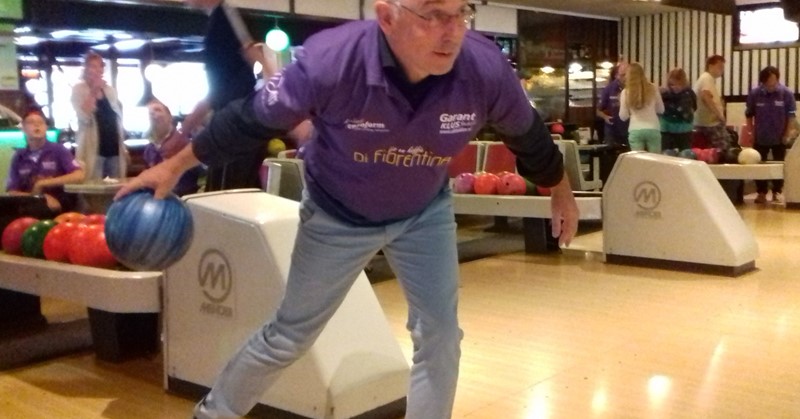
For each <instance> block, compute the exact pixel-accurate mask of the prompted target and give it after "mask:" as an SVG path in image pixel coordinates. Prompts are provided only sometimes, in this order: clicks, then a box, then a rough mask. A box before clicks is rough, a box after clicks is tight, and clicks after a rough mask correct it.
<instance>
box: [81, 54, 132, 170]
mask: <svg viewBox="0 0 800 419" xmlns="http://www.w3.org/2000/svg"><path fill="white" fill-rule="evenodd" d="M104 69H105V63H104V62H103V57H101V56H100V55H98V54H97V53H95V52H89V53H88V54H86V58H85V59H84V63H83V80H81V81H80V82H78V83H77V84H76V85H75V86H74V87H73V88H72V106H73V108H74V109H75V113H76V114H77V115H78V133H77V145H78V148H77V150H76V152H75V156H76V158H77V159H78V161H79V162H80V163H81V164H82V165H83V168H84V170H85V171H86V178H87V179H103V178H105V177H111V178H119V179H122V178H124V177H125V176H126V175H127V172H128V168H127V163H128V159H129V157H128V150H127V148H125V131H124V130H123V127H122V105H121V104H120V103H119V100H118V99H117V91H116V90H115V89H114V88H113V87H112V86H110V85H109V84H108V83H106V81H105V80H103V71H104Z"/></svg>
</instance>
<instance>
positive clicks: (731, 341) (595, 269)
mask: <svg viewBox="0 0 800 419" xmlns="http://www.w3.org/2000/svg"><path fill="white" fill-rule="evenodd" d="M753 197H754V195H748V196H747V197H746V203H745V204H744V205H743V206H740V207H738V208H737V211H738V213H739V214H740V215H741V216H742V218H743V219H744V220H745V223H746V224H747V226H748V227H749V228H751V229H752V230H753V232H754V234H755V236H756V239H757V241H758V244H759V247H760V256H759V257H758V258H757V260H756V267H757V269H756V270H755V271H753V272H750V273H747V274H745V275H743V276H740V277H737V278H730V277H723V276H709V275H701V274H688V273H683V272H674V271H666V270H652V269H646V268H640V267H629V266H621V265H609V264H605V263H603V262H602V258H601V257H599V256H598V255H597V254H595V253H591V252H590V253H584V252H580V251H573V252H565V253H564V254H562V255H557V254H549V255H536V254H525V253H524V252H522V251H521V244H520V245H519V247H518V248H519V249H520V251H519V252H510V253H509V252H503V253H499V254H496V255H494V256H489V257H484V258H481V259H478V260H474V261H471V262H466V263H463V264H462V265H461V273H462V280H461V293H460V317H461V326H462V328H463V329H464V332H465V335H464V341H463V345H462V365H461V373H460V377H459V386H458V392H457V395H456V403H455V408H454V414H453V418H468V419H476V418H477V419H499V418H503V419H523V418H525V419H529V418H567V419H572V418H698V417H703V418H726V419H727V418H731V417H737V418H738V417H748V418H762V417H770V418H773V417H787V418H788V417H797V416H798V412H800V402H798V401H797V398H796V396H795V395H796V394H797V393H798V392H799V391H800V358H798V357H797V356H796V348H798V347H800V308H798V305H797V301H800V281H798V280H797V272H798V271H800V260H798V258H797V257H796V255H797V254H799V253H800V240H798V237H797V236H798V235H800V212H794V211H787V210H783V209H782V208H780V207H776V206H761V207H757V206H755V205H754V204H752V199H753ZM687 216H690V215H687ZM486 222H487V223H489V224H491V222H492V220H491V217H487V218H486ZM514 222H515V221H514V220H513V219H512V225H513V223H514ZM476 231H480V222H478V221H475V222H473V224H472V225H469V226H463V227H461V229H460V231H459V235H460V239H461V238H470V239H473V238H476V237H480V236H481V235H482V234H484V233H482V232H480V233H479V232H476ZM462 233H463V234H462ZM509 239H510V240H519V241H521V240H522V237H521V235H517V236H514V235H511V236H510V237H505V236H503V237H498V238H497V240H504V241H507V240H509ZM601 247H602V246H601ZM373 289H374V290H375V292H376V294H377V297H378V300H379V301H380V303H381V305H382V307H383V309H384V311H385V313H386V316H387V318H388V320H389V324H390V325H391V328H392V331H393V333H394V335H395V337H396V338H397V339H398V341H399V343H400V345H401V347H402V349H403V351H404V354H405V356H406V358H407V359H409V360H410V358H411V342H410V339H409V338H408V333H407V331H406V330H405V321H406V303H405V300H404V298H403V296H402V292H401V290H400V287H399V286H398V284H397V281H395V280H393V279H389V280H385V281H381V282H378V283H376V284H374V285H373ZM43 310H44V311H45V313H46V314H47V315H48V317H49V318H50V319H51V321H52V320H56V319H60V320H71V319H74V318H75V317H80V316H85V307H76V306H75V305H74V304H69V303H64V302H59V301H53V300H48V299H46V300H45V301H44V302H43ZM162 368H163V360H162V358H161V356H160V355H156V356H154V357H152V358H140V359H133V360H129V361H126V362H124V363H120V364H111V363H106V362H102V361H98V360H97V359H96V357H95V356H94V354H93V353H92V351H86V352H82V353H78V354H75V355H70V356H62V357H59V358H56V359H53V360H49V361H44V362H37V363H32V364H31V365H28V366H25V367H21V368H15V369H13V370H7V371H3V372H2V374H0V403H2V406H3V414H4V415H7V416H3V417H11V418H17V417H19V418H23V417H24V418H37V417H41V418H54V417H57V418H68V419H71V418H75V419H78V418H80V419H90V418H107V417H113V418H115V419H140V418H143V417H147V418H153V419H173V418H176V417H186V416H187V415H188V414H189V412H190V411H191V406H192V405H193V404H194V402H195V400H193V399H187V398H183V397H178V396H175V395H172V394H169V393H166V392H165V391H164V389H163V381H162V380H163V376H162V372H163V370H162ZM12 394H13V395H14V396H13V397H12V396H11V395H12ZM54 408H57V409H58V412H59V414H58V415H55V416H54V415H53V409H54ZM387 419H399V418H387Z"/></svg>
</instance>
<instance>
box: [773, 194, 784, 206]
mask: <svg viewBox="0 0 800 419" xmlns="http://www.w3.org/2000/svg"><path fill="white" fill-rule="evenodd" d="M772 203H773V204H776V205H783V204H784V203H785V201H784V199H783V194H782V193H780V192H778V193H775V192H773V193H772Z"/></svg>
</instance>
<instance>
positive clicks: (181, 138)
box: [142, 100, 203, 196]
mask: <svg viewBox="0 0 800 419" xmlns="http://www.w3.org/2000/svg"><path fill="white" fill-rule="evenodd" d="M147 112H148V114H149V116H150V144H147V146H145V148H144V152H143V153H142V158H143V159H144V162H145V165H146V166H147V167H153V166H155V165H157V164H159V163H161V162H162V161H164V160H166V159H168V158H170V157H172V156H174V155H175V154H178V152H179V151H181V150H182V149H183V148H184V147H186V146H187V145H188V144H189V139H188V138H186V135H185V134H184V133H182V132H180V131H178V130H177V129H175V123H174V122H173V119H172V112H170V110H169V108H168V107H167V105H165V104H163V103H162V102H160V101H158V100H153V101H150V103H148V104H147ZM202 173H203V167H202V166H201V165H199V164H198V165H197V166H195V167H193V168H192V169H189V170H187V171H186V172H185V173H184V174H183V175H182V176H181V178H180V180H179V181H178V184H177V185H175V188H174V189H173V190H172V192H174V193H175V195H178V196H183V195H187V194H193V193H196V192H197V190H198V189H199V185H198V184H197V182H198V180H199V178H200V176H201V175H202Z"/></svg>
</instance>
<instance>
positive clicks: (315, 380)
mask: <svg viewBox="0 0 800 419" xmlns="http://www.w3.org/2000/svg"><path fill="white" fill-rule="evenodd" d="M185 200H186V203H187V205H188V206H189V208H190V210H191V212H192V216H193V217H194V222H195V236H194V240H193V242H192V245H191V247H190V248H189V251H188V253H187V254H186V256H185V257H184V258H183V259H181V260H180V261H179V262H178V263H176V264H175V265H174V266H172V267H170V268H169V269H167V271H166V272H165V280H164V299H165V306H164V329H165V330H164V336H165V339H164V341H165V342H164V343H165V347H164V365H165V370H166V373H165V376H166V386H167V389H168V390H170V391H173V392H177V393H183V394H186V395H190V396H192V397H199V396H200V395H201V394H203V393H205V392H206V391H207V389H208V388H209V387H210V386H211V384H212V383H213V381H214V379H215V378H216V376H217V374H219V372H220V371H221V370H222V368H223V366H224V365H225V363H226V362H227V361H228V359H229V358H230V357H231V356H232V355H233V353H234V351H236V350H237V349H238V348H239V347H240V346H241V345H242V344H243V342H244V341H245V340H246V339H247V338H248V337H249V336H250V335H251V334H252V333H253V332H255V331H256V330H258V329H259V328H260V327H261V325H262V324H263V323H264V322H265V321H266V320H267V319H269V318H270V317H271V316H272V315H273V314H274V312H275V311H276V309H277V307H278V304H279V302H280V301H281V298H282V296H283V292H284V289H285V285H286V278H287V275H288V272H289V265H290V256H291V252H292V247H293V245H294V240H295V235H296V232H297V225H298V222H299V216H298V208H299V204H298V203H297V202H295V201H291V200H288V199H285V198H281V197H278V196H274V195H269V194H267V193H264V192H261V191H257V190H237V191H224V192H212V193H207V194H198V195H192V196H189V197H186V198H185ZM408 380H409V365H408V362H407V361H406V359H405V357H404V355H403V353H402V351H401V349H400V347H399V345H398V343H397V341H396V340H395V338H394V336H393V334H392V331H391V329H390V326H389V323H388V321H387V320H386V317H385V316H384V313H383V310H382V309H381V306H380V305H379V304H378V300H377V299H376V297H375V294H374V293H373V291H372V288H371V286H370V284H369V282H368V280H367V277H366V275H365V274H364V273H363V272H362V273H361V275H360V276H359V277H358V279H357V280H356V282H355V284H354V285H353V287H352V289H351V290H350V293H349V294H348V295H347V297H346V298H345V300H344V302H343V303H342V305H341V307H340V308H339V310H338V311H337V312H336V314H335V315H334V316H333V318H332V319H331V321H330V322H329V323H328V325H327V327H326V328H325V330H324V331H323V332H322V335H321V336H320V337H319V339H318V340H317V341H316V343H315V344H314V345H313V347H312V348H311V350H310V351H309V352H308V353H307V354H306V355H304V356H303V357H302V358H301V359H299V360H298V361H297V362H295V363H294V364H292V365H291V366H289V367H288V368H287V369H285V370H284V371H283V372H282V373H281V375H280V378H279V379H278V380H277V382H276V383H275V385H274V386H273V387H272V388H270V389H269V390H268V391H267V392H266V393H265V394H264V395H263V397H262V398H261V399H260V404H259V406H257V407H256V409H254V412H256V411H261V413H259V414H263V415H265V416H266V417H307V418H326V419H336V418H351V417H381V415H383V416H386V415H388V417H397V416H399V415H401V414H402V411H403V409H404V408H405V395H406V392H407V391H408ZM397 412H400V413H399V414H398V413H397ZM287 415H288V416H287Z"/></svg>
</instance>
